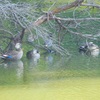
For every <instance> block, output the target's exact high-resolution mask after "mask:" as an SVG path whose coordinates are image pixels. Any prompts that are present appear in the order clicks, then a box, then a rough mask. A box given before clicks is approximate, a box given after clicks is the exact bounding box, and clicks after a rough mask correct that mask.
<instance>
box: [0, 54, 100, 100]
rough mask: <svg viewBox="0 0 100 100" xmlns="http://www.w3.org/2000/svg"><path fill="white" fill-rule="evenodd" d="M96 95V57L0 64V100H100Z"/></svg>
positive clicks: (99, 67) (99, 70)
mask: <svg viewBox="0 0 100 100" xmlns="http://www.w3.org/2000/svg"><path fill="white" fill-rule="evenodd" d="M99 94H100V56H99V57H97V58H93V57H88V56H82V55H74V56H72V57H61V56H57V55H54V54H47V55H42V56H41V58H40V59H39V60H35V61H33V60H27V59H26V58H23V59H22V60H21V61H16V62H4V63H0V100H100V95H99Z"/></svg>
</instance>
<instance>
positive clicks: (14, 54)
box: [1, 43, 23, 60]
mask: <svg viewBox="0 0 100 100" xmlns="http://www.w3.org/2000/svg"><path fill="white" fill-rule="evenodd" d="M15 49H16V50H12V51H9V52H6V53H5V54H2V55H1V59H3V60H19V59H21V58H22V56H23V50H22V49H21V44H20V43H16V45H15Z"/></svg>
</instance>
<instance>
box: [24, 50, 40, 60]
mask: <svg viewBox="0 0 100 100" xmlns="http://www.w3.org/2000/svg"><path fill="white" fill-rule="evenodd" d="M26 56H27V58H28V59H39V58H40V53H39V51H38V50H37V49H33V50H30V51H28V52H27V53H26Z"/></svg>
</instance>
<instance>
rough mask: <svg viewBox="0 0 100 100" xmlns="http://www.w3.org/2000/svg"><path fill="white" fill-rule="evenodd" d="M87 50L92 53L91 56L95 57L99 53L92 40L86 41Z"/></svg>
mask: <svg viewBox="0 0 100 100" xmlns="http://www.w3.org/2000/svg"><path fill="white" fill-rule="evenodd" d="M88 50H89V52H90V55H92V56H93V57H97V56H99V54H100V49H99V47H98V45H96V44H94V43H93V42H89V43H88Z"/></svg>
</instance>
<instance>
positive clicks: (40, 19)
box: [33, 0, 84, 26]
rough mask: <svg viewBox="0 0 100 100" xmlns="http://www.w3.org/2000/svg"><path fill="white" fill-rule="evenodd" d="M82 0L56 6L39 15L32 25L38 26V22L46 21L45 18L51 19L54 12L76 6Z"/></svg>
mask: <svg viewBox="0 0 100 100" xmlns="http://www.w3.org/2000/svg"><path fill="white" fill-rule="evenodd" d="M83 1H84V0H75V1H74V2H72V3H70V4H66V5H63V6H61V7H58V8H56V9H54V10H52V11H49V12H48V13H46V14H44V15H42V16H41V17H39V18H38V19H37V20H36V21H35V22H34V23H33V25H34V26H38V25H40V24H42V23H43V22H45V21H47V20H50V19H53V17H54V16H53V15H54V14H56V13H60V12H62V11H65V10H68V9H70V8H73V7H76V6H78V5H81V3H82V2H83Z"/></svg>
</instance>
